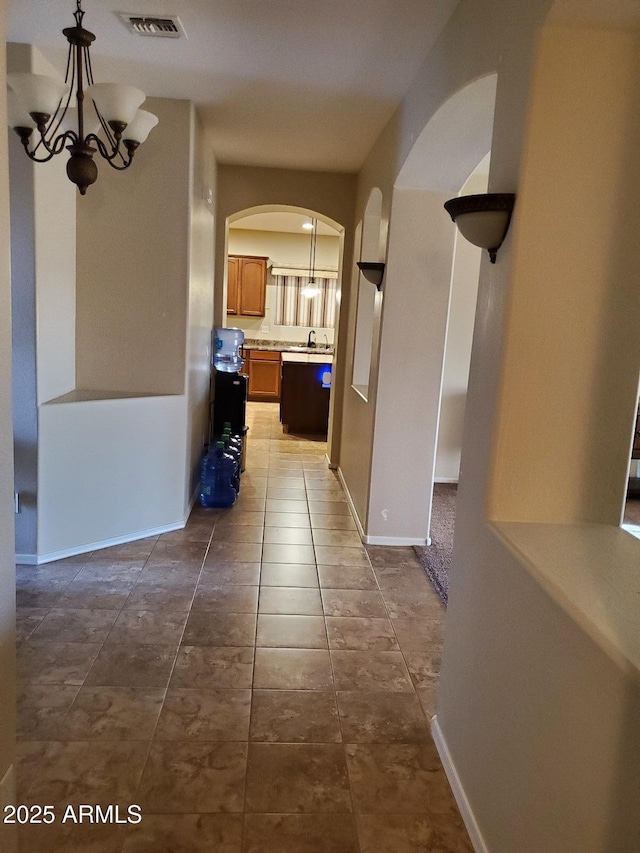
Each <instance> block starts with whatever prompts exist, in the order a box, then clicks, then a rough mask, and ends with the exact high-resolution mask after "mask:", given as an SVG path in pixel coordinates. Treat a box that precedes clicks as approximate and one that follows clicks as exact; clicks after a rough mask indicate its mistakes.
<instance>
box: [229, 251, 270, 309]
mask: <svg viewBox="0 0 640 853" xmlns="http://www.w3.org/2000/svg"><path fill="white" fill-rule="evenodd" d="M267 261H268V258H264V257H260V256H257V255H255V256H254V255H229V257H228V259H227V269H228V276H227V314H236V315H237V316H240V317H264V309H265V301H266V295H267Z"/></svg>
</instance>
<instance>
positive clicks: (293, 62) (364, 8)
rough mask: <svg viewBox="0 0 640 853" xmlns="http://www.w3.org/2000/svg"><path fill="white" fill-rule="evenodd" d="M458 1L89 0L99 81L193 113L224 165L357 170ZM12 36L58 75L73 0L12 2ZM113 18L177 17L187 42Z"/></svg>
mask: <svg viewBox="0 0 640 853" xmlns="http://www.w3.org/2000/svg"><path fill="white" fill-rule="evenodd" d="M456 3H457V0H84V2H83V8H84V10H85V20H84V25H85V27H86V28H87V29H89V30H91V31H92V32H93V33H95V35H96V41H95V42H94V45H93V47H92V60H93V69H94V77H95V79H96V82H98V81H114V82H126V83H131V84H133V85H136V86H139V87H140V88H141V89H143V90H144V91H145V92H146V93H147V95H151V96H156V97H170V98H187V99H190V100H193V101H194V102H195V103H196V105H197V106H198V108H199V112H200V115H201V117H202V119H203V121H204V123H205V126H206V129H207V133H208V135H209V138H210V139H211V142H212V145H213V148H214V151H215V154H216V157H217V159H218V161H219V162H221V163H236V164H242V165H256V166H271V167H280V168H300V169H318V170H323V171H327V170H332V171H344V172H352V171H356V170H357V169H358V168H359V167H360V165H361V164H362V162H363V160H364V158H365V157H366V155H367V153H368V152H369V150H370V148H371V146H372V144H373V142H374V141H375V139H376V137H377V136H378V134H379V133H380V131H381V130H382V128H383V127H384V125H385V124H386V122H387V121H388V119H389V118H390V116H391V115H392V113H393V111H394V110H395V108H396V106H397V105H398V103H399V102H400V100H401V99H402V97H403V96H404V94H405V93H406V91H407V89H408V87H409V85H410V83H411V81H412V79H413V78H414V76H415V74H416V73H417V71H418V68H419V67H420V65H421V63H422V61H423V59H424V57H425V55H426V54H427V52H428V50H429V48H430V47H431V45H432V44H433V43H434V41H435V40H436V38H437V37H438V35H439V33H440V32H441V31H442V29H443V27H444V26H445V24H446V22H447V20H448V18H449V17H450V15H451V13H452V12H453V10H454V8H455V6H456ZM7 5H8V20H7V25H8V26H7V30H8V39H9V40H10V41H16V42H28V43H31V44H35V45H36V46H37V47H38V48H40V49H41V51H42V52H43V53H44V55H45V56H46V57H47V58H48V59H49V60H50V61H51V62H53V63H54V65H56V66H57V67H58V68H59V69H60V71H61V73H64V67H65V61H66V46H67V45H66V40H65V39H64V37H63V36H62V35H61V30H62V28H63V27H68V26H71V25H72V24H73V17H72V15H73V12H74V11H75V6H76V4H75V0H46V2H43V0H8V4H7ZM116 12H134V13H137V14H147V15H150V14H151V15H160V16H161V15H170V14H176V15H178V16H179V17H180V20H181V22H182V24H183V26H184V28H185V30H186V33H187V38H186V39H185V38H181V39H167V38H148V37H143V36H136V35H132V34H130V33H129V32H128V31H127V29H126V28H125V26H124V24H123V23H122V22H121V21H120V19H119V18H118V16H117V14H116Z"/></svg>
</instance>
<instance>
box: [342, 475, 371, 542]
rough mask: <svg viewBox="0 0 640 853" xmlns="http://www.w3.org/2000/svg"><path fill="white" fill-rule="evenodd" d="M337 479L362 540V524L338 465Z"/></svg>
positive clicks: (363, 536)
mask: <svg viewBox="0 0 640 853" xmlns="http://www.w3.org/2000/svg"><path fill="white" fill-rule="evenodd" d="M336 470H337V474H338V479H339V480H340V485H341V486H342V490H343V491H344V496H345V498H346V499H347V503H348V504H349V509H350V510H351V515H352V516H353V520H354V521H355V523H356V528H357V530H358V535H359V536H360V539H362V541H363V542H365V541H366V538H367V537H366V536H365V535H364V529H363V527H362V524H361V523H360V519H359V518H358V513H357V512H356V508H355V504H354V503H353V500H352V499H351V494H350V492H349V488H348V486H347V481H346V480H345V478H344V474H343V473H342V468H340V467H338V468H337V469H336Z"/></svg>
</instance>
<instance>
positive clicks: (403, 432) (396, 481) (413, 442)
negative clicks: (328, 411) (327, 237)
mask: <svg viewBox="0 0 640 853" xmlns="http://www.w3.org/2000/svg"><path fill="white" fill-rule="evenodd" d="M446 199H447V195H446V194H444V193H435V192H426V191H419V190H405V189H396V190H395V192H394V200H393V215H392V218H391V223H390V235H389V256H388V265H387V269H386V271H385V285H384V308H383V318H382V336H381V342H380V367H379V377H378V387H377V394H376V397H375V407H376V409H375V427H374V429H375V434H374V441H373V457H372V464H371V483H370V489H371V495H370V501H369V516H368V519H367V524H366V533H367V537H368V539H369V541H372V542H376V541H380V540H384V542H381V543H380V544H394V542H396V543H397V544H424V543H425V541H426V538H427V535H428V528H429V516H430V506H431V489H430V481H431V478H432V476H433V468H434V464H435V443H436V430H437V416H438V406H439V395H440V380H441V375H442V363H443V355H444V340H445V331H446V319H447V306H448V304H449V291H450V279H451V263H452V258H453V241H454V233H453V230H452V229H451V228H450V227H449V223H448V222H447V219H446V216H443V215H442V205H443V203H444V202H445V201H446ZM425 235H428V239H427V238H425Z"/></svg>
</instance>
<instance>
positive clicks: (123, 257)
mask: <svg viewBox="0 0 640 853" xmlns="http://www.w3.org/2000/svg"><path fill="white" fill-rule="evenodd" d="M145 106H146V107H147V108H148V109H149V110H150V111H151V112H153V113H155V114H156V115H158V117H159V119H160V122H159V125H158V127H157V128H155V129H154V130H153V131H152V132H151V134H150V135H149V138H148V139H147V141H146V142H145V143H144V145H142V146H141V147H140V150H139V151H138V152H137V153H136V157H135V160H134V163H133V165H132V166H131V168H130V169H129V170H127V171H126V172H122V173H120V172H115V171H114V170H112V169H110V168H109V167H108V166H107V165H106V164H104V163H102V164H101V163H99V164H98V165H99V170H100V176H99V178H98V180H97V182H96V183H95V184H94V185H93V186H91V187H90V188H89V189H88V190H87V194H86V196H84V198H80V199H79V200H78V283H77V325H76V339H77V364H76V376H77V387H78V388H82V389H89V390H100V391H104V390H107V391H126V392H134V393H136V392H147V393H155V394H181V393H183V392H184V381H185V353H186V322H185V311H186V305H187V297H186V293H187V282H188V258H189V245H190V242H189V241H190V234H189V221H190V206H189V205H190V202H189V188H190V186H191V174H190V163H191V138H190V134H191V126H192V125H191V122H192V118H191V112H192V110H193V105H192V104H190V103H189V102H188V101H177V100H168V99H148V100H147V101H146V102H145Z"/></svg>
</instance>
